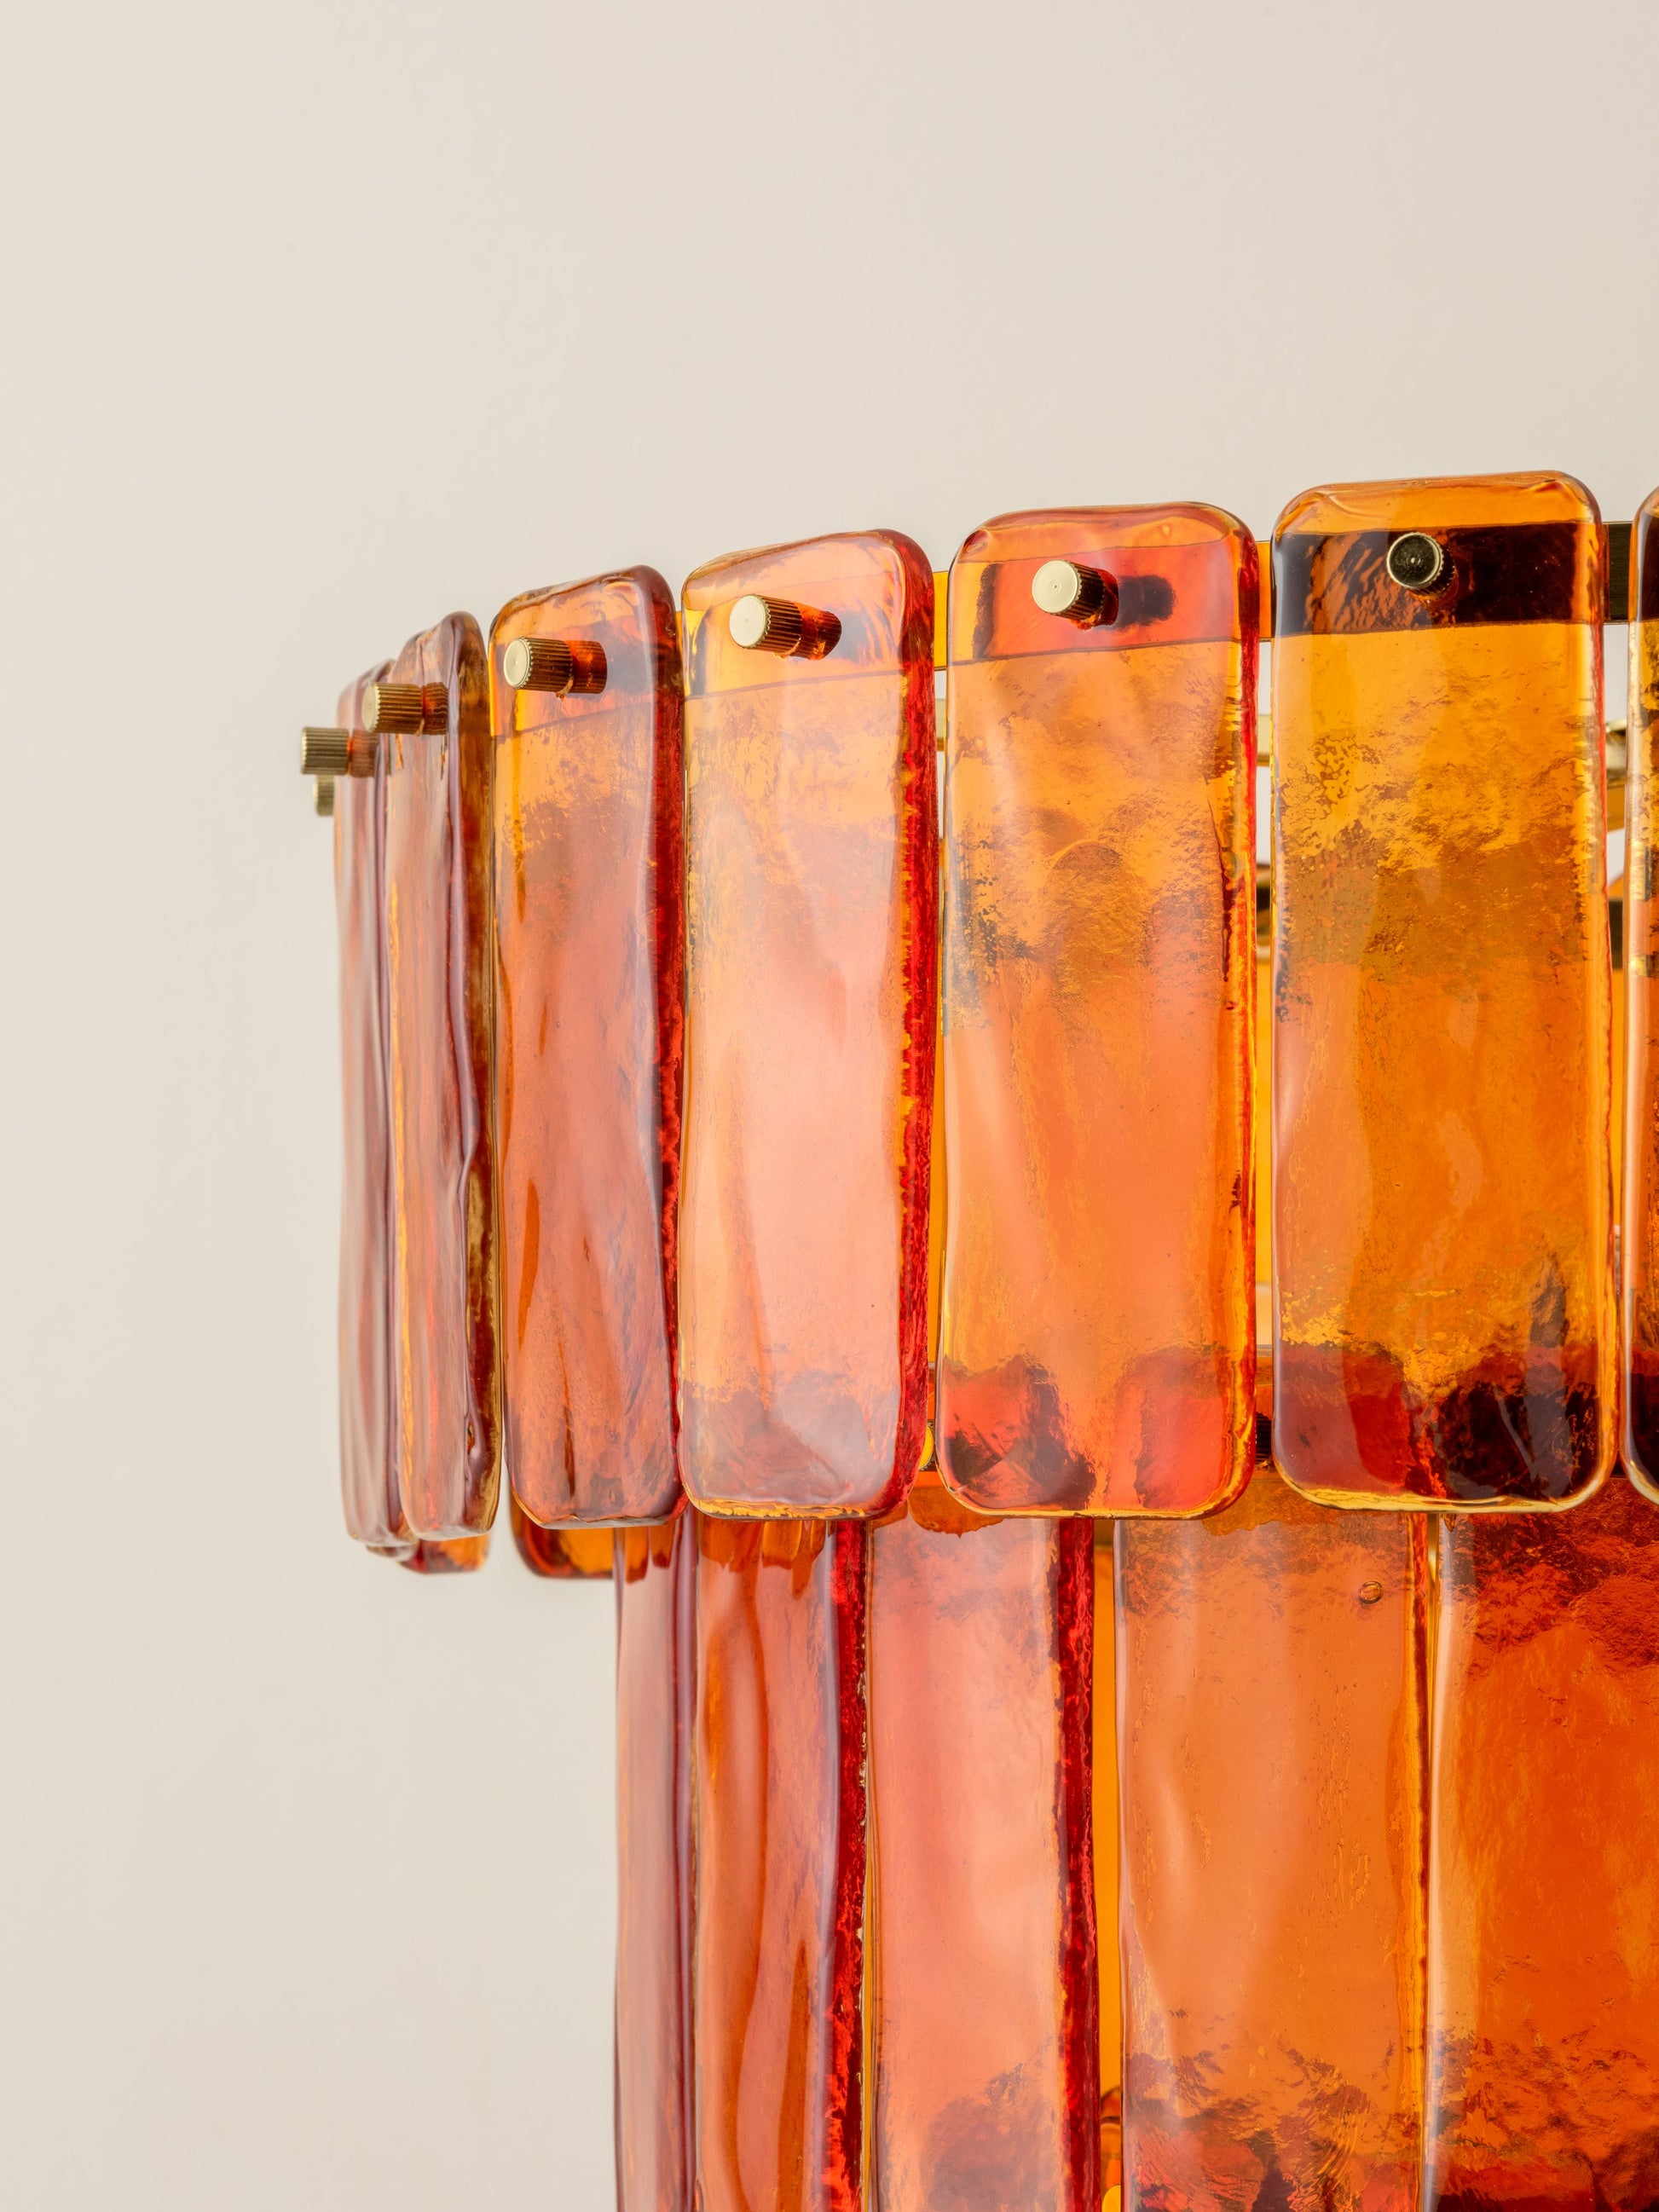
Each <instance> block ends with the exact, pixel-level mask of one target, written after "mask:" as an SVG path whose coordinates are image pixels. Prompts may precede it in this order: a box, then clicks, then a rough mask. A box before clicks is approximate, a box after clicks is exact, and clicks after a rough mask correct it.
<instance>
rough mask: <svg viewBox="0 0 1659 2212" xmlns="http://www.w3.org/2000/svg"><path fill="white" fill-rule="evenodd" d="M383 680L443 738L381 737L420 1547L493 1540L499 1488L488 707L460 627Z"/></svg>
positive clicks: (399, 1336)
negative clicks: (440, 704) (430, 691)
mask: <svg viewBox="0 0 1659 2212" xmlns="http://www.w3.org/2000/svg"><path fill="white" fill-rule="evenodd" d="M391 680H392V682H393V683H396V684H419V685H421V686H422V688H423V689H425V688H427V687H432V686H441V687H442V690H443V694H444V697H445V700H446V702H447V711H446V714H445V718H444V724H443V726H442V727H441V729H436V730H433V731H429V732H422V733H420V734H417V735H413V736H410V735H398V734H394V735H390V736H387V737H385V738H382V740H381V744H380V755H381V757H382V758H383V759H384V760H385V762H386V971H387V987H388V1000H389V1018H390V1032H391V1063H390V1066H391V1109H392V1249H393V1268H392V1407H393V1432H394V1436H395V1437H396V1443H397V1467H398V1482H399V1486H400V1487H401V1490H402V1493H403V1500H404V1512H405V1514H406V1515H407V1516H408V1520H409V1524H410V1528H412V1529H414V1530H415V1531H416V1533H417V1534H421V1535H422V1536H435V1537H462V1536H467V1535H471V1534H477V1531H479V1530H480V1529H483V1528H488V1527H489V1523H490V1522H491V1520H492V1519H493V1518H494V1516H495V1492H496V1486H497V1481H498V1478H499V1455H498V1450H497V1440H496V1427H497V1418H498V1400H499V1384H498V1379H497V1375H496V1361H495V1182H494V1175H493V1170H492V1166H491V1159H490V1143H489V1055H490V1046H489V1019H490V963H489V831H490V819H489V813H490V799H489V787H490V769H491V763H492V756H493V752H494V746H493V744H492V742H491V738H490V735H489V696H488V690H489V687H488V682H487V677H486V670H485V662H484V650H483V639H482V637H481V636H480V635H479V633H478V626H477V623H475V622H474V621H473V620H472V618H471V616H470V615H452V616H449V617H447V618H446V619H445V620H444V621H443V622H441V623H439V624H438V625H437V627H436V628H435V629H430V630H428V631H426V632H424V633H423V634H422V635H421V636H419V637H416V638H414V639H411V641H410V643H409V644H408V645H406V646H405V647H404V649H403V651H402V652H401V653H399V654H398V658H397V659H396V661H395V662H394V663H393V664H392V674H391Z"/></svg>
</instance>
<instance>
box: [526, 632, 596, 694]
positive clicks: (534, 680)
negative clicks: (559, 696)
mask: <svg viewBox="0 0 1659 2212" xmlns="http://www.w3.org/2000/svg"><path fill="white" fill-rule="evenodd" d="M501 680H502V682H503V683H504V684H507V686H508V688H509V689H510V690H514V691H557V692H561V693H562V692H567V691H603V690H604V689H605V647H603V646H602V645H597V644H593V643H591V642H589V641H584V640H581V639H567V638H562V637H515V638H514V639H513V642H512V643H511V644H510V645H509V646H508V647H507V650H506V652H505V653H502V655H501Z"/></svg>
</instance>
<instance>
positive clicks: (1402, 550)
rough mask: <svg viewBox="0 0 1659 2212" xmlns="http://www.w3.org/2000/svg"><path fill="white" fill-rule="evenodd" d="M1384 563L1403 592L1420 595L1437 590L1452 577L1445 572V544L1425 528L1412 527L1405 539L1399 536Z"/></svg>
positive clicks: (1421, 596) (1423, 595) (1391, 546)
mask: <svg viewBox="0 0 1659 2212" xmlns="http://www.w3.org/2000/svg"><path fill="white" fill-rule="evenodd" d="M1383 566H1384V567H1385V568H1387V569H1388V572H1389V577H1390V578H1391V580H1393V581H1394V582H1395V583H1396V584H1398V585H1399V586H1400V588H1401V591H1402V592H1416V593H1417V594H1418V596H1419V598H1423V597H1425V596H1426V595H1427V594H1428V593H1429V592H1437V591H1438V590H1439V589H1440V586H1441V585H1442V584H1443V583H1446V582H1449V577H1448V576H1447V575H1446V574H1445V568H1446V549H1445V547H1444V546H1443V544H1441V543H1440V541H1439V539H1438V538H1431V537H1430V536H1429V534H1428V532H1426V531H1424V530H1408V531H1407V532H1406V534H1405V536H1404V537H1403V538H1395V541H1394V543H1393V544H1391V545H1390V546H1389V550H1388V555H1387V557H1386V559H1385V560H1384V562H1383Z"/></svg>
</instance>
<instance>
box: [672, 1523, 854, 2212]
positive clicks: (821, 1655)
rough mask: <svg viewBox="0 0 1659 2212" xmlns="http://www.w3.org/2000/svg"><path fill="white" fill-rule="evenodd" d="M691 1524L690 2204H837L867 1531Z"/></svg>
mask: <svg viewBox="0 0 1659 2212" xmlns="http://www.w3.org/2000/svg"><path fill="white" fill-rule="evenodd" d="M696 1533H697V1545H698V1561H697V1638H696V1640H697V1735H696V1768H697V1777H696V1804H697V1812H696V1839H697V1840H696V1850H697V1919H696V1996H695V2000H694V2012H695V2021H694V2031H693V2033H694V2042H695V2048H696V2082H697V2091H696V2107H697V2119H696V2128H697V2136H696V2160H697V2178H696V2187H697V2198H698V2204H699V2208H700V2212H754V2208H756V2207H758V2206H766V2207H769V2208H770V2207H774V2206H776V2207H780V2208H781V2207H783V2206H786V2205H787V2206H788V2207H789V2208H790V2212H851V2208H853V2207H855V2206H857V2205H858V2204H859V2203H860V2202H861V2185H860V2171H861V2165H862V2142H863V2103H862V2099H863V2019H862V2009H861V2002H860V1987H861V1982H862V1976H863V1960H864V1887H865V1875H864V1866H865V1798H864V1791H865V1783H864V1759H865V1735H866V1729H865V1692H864V1667H865V1613H866V1580H867V1576H868V1571H869V1531H868V1529H867V1528H866V1527H865V1526H864V1525H863V1524H862V1523H861V1522H855V1521H840V1522H825V1521H782V1520H769V1521H764V1522H754V1521H748V1522H742V1521H710V1520H703V1519H702V1518H701V1517H700V1518H699V1519H698V1521H697V1523H696Z"/></svg>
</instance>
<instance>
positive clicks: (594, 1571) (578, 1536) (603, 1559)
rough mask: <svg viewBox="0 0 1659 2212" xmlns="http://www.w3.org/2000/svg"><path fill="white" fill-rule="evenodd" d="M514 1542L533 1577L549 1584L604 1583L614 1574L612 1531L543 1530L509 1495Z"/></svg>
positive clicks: (580, 1529)
mask: <svg viewBox="0 0 1659 2212" xmlns="http://www.w3.org/2000/svg"><path fill="white" fill-rule="evenodd" d="M507 1505H508V1508H509V1510H510V1512H511V1516H512V1521H513V1543H514V1544H515V1545H516V1546H517V1547H518V1553H519V1557H520V1559H522V1560H523V1561H524V1563H525V1565H526V1566H527V1567H528V1568H529V1570H530V1571H531V1573H532V1575H543V1576H545V1577H546V1578H547V1579H548V1580H549V1581H550V1582H596V1581H597V1582H602V1581H603V1580H604V1579H605V1577H606V1576H607V1575H608V1574H609V1573H610V1572H611V1546H612V1543H613V1541H614V1539H613V1538H612V1536H611V1531H610V1529H609V1528H543V1527H542V1526H541V1524H540V1522H536V1521H532V1519H531V1517H530V1516H529V1515H528V1514H527V1513H526V1511H525V1510H524V1508H523V1506H522V1505H520V1503H519V1501H518V1499H517V1498H514V1497H513V1496H512V1495H511V1494H510V1493H509V1495H508V1498H507Z"/></svg>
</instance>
